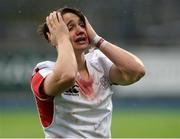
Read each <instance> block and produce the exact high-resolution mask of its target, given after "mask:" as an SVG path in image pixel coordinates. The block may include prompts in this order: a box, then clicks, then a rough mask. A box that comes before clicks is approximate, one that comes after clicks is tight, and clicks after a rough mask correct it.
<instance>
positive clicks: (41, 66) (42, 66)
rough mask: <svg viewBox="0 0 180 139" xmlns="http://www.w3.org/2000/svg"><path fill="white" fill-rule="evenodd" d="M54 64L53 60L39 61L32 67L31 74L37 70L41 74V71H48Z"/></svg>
mask: <svg viewBox="0 0 180 139" xmlns="http://www.w3.org/2000/svg"><path fill="white" fill-rule="evenodd" d="M54 65H55V62H53V61H42V62H39V63H38V64H37V65H36V66H35V67H34V69H33V75H34V74H35V73H37V72H40V73H41V74H42V75H43V73H47V72H50V71H52V69H53V67H54Z"/></svg>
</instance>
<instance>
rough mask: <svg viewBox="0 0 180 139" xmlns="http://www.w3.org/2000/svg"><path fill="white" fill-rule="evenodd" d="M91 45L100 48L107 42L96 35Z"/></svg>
mask: <svg viewBox="0 0 180 139" xmlns="http://www.w3.org/2000/svg"><path fill="white" fill-rule="evenodd" d="M92 44H93V45H95V47H96V48H99V49H100V48H102V47H104V46H105V45H106V44H107V41H106V40H104V38H102V37H100V36H98V35H96V36H95V37H94V38H93V39H92Z"/></svg>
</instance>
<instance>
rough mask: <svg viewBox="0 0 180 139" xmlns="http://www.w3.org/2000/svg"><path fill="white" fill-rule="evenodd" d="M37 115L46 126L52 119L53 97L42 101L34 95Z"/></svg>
mask: <svg viewBox="0 0 180 139" xmlns="http://www.w3.org/2000/svg"><path fill="white" fill-rule="evenodd" d="M36 103H37V107H38V111H39V116H40V119H41V123H42V125H43V127H48V126H50V124H51V123H52V121H53V114H54V103H53V99H49V100H46V101H42V100H40V99H38V98H37V97H36Z"/></svg>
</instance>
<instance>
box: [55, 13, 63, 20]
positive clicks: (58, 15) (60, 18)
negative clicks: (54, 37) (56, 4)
mask: <svg viewBox="0 0 180 139" xmlns="http://www.w3.org/2000/svg"><path fill="white" fill-rule="evenodd" d="M56 15H57V18H58V21H59V22H60V21H61V20H62V16H61V13H60V12H57V13H56Z"/></svg>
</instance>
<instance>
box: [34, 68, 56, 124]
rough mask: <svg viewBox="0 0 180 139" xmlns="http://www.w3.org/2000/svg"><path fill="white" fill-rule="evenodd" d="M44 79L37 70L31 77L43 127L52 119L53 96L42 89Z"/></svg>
mask: <svg viewBox="0 0 180 139" xmlns="http://www.w3.org/2000/svg"><path fill="white" fill-rule="evenodd" d="M44 79H45V78H44V77H43V76H42V75H41V74H40V73H39V72H38V70H37V71H36V73H35V74H34V75H33V77H32V81H31V84H32V90H33V92H34V95H35V99H36V104H37V107H38V111H39V116H40V119H41V123H42V125H43V127H48V126H49V125H50V124H51V123H52V120H53V113H54V103H53V100H54V99H53V98H54V97H50V96H48V95H46V94H45V93H44V89H43V81H44Z"/></svg>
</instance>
